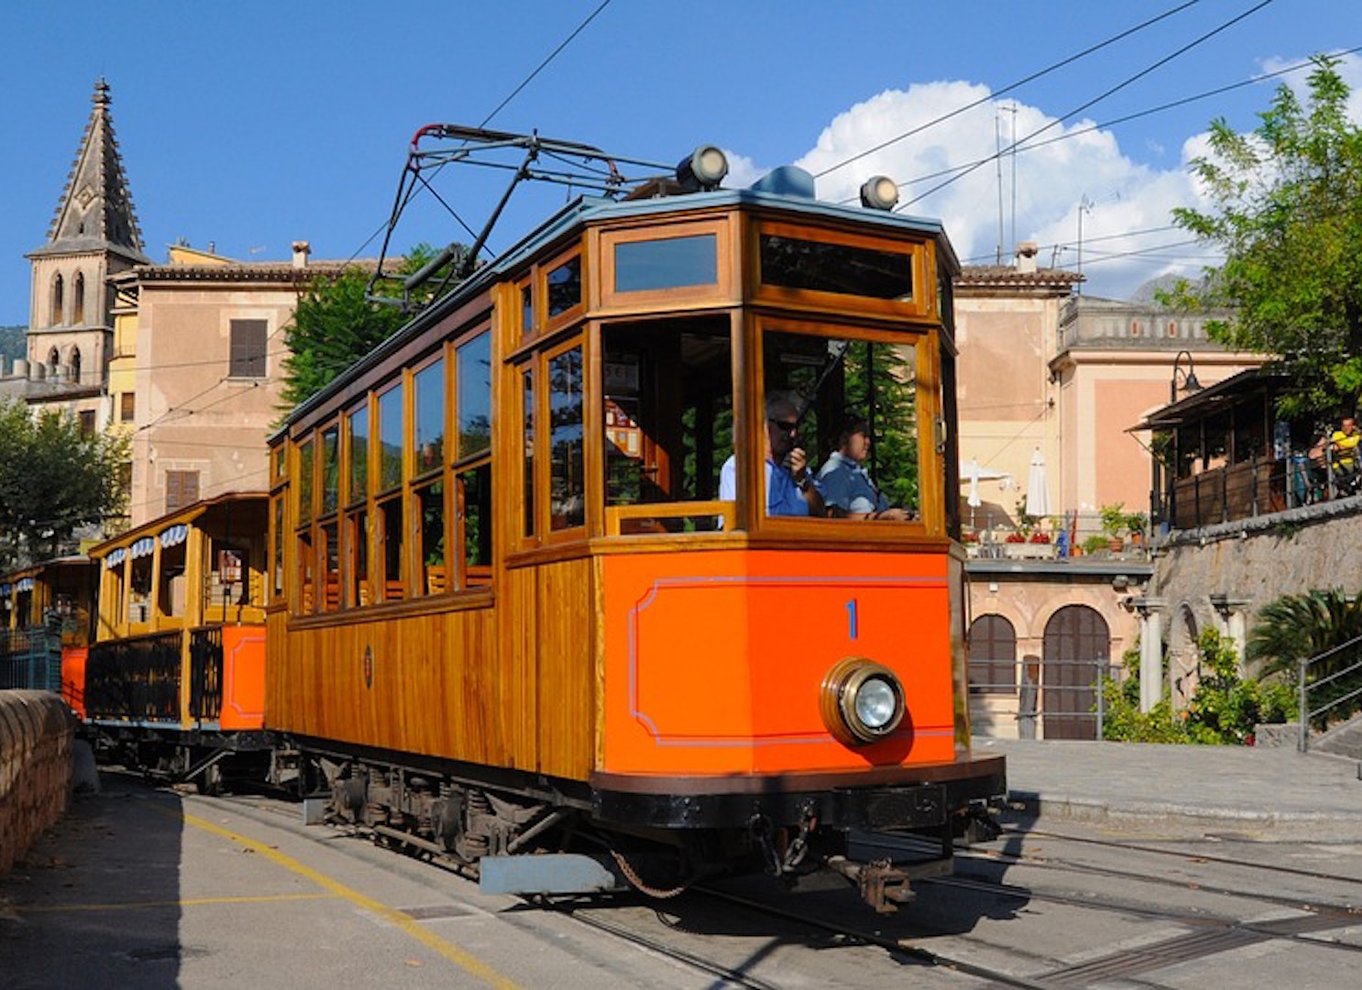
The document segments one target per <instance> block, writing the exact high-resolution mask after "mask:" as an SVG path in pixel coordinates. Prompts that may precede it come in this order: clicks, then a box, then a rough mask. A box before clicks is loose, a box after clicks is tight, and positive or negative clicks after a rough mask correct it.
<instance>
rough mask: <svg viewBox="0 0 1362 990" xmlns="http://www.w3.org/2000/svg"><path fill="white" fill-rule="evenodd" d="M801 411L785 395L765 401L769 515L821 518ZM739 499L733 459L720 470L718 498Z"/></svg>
mask: <svg viewBox="0 0 1362 990" xmlns="http://www.w3.org/2000/svg"><path fill="white" fill-rule="evenodd" d="M798 431H799V412H798V410H796V408H795V404H794V403H793V402H792V401H791V400H790V399H789V398H788V397H787V396H784V395H771V396H768V397H767V399H766V429H765V431H764V432H763V437H764V441H765V442H764V444H763V446H764V447H765V455H766V514H767V515H768V516H821V515H822V514H823V494H822V492H821V491H820V490H819V488H818V483H817V481H816V480H815V479H814V477H813V472H811V471H810V470H809V457H808V455H807V454H806V453H805V452H804V448H803V447H801V446H799V437H798ZM737 497H738V468H737V462H736V461H735V459H734V458H733V457H729V458H728V460H726V461H724V465H723V467H722V468H721V469H720V471H719V498H721V499H724V500H726V501H731V500H733V499H736V498H737Z"/></svg>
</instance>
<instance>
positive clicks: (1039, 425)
mask: <svg viewBox="0 0 1362 990" xmlns="http://www.w3.org/2000/svg"><path fill="white" fill-rule="evenodd" d="M1035 254H1036V251H1035V246H1034V245H1030V244H1023V245H1022V246H1021V249H1020V250H1019V251H1018V255H1017V261H1016V264H1015V265H1013V266H1010V267H1005V266H980V267H968V268H966V269H965V270H964V272H963V273H962V274H961V276H960V278H959V279H958V281H957V282H956V286H955V314H956V340H957V342H958V345H959V348H960V357H959V362H958V371H959V416H960V423H959V435H960V458H961V462H962V472H961V476H962V482H961V483H962V489H963V488H964V487H965V486H967V485H969V472H968V466H969V465H970V464H971V463H973V464H977V465H978V466H979V469H980V478H981V479H984V480H980V481H979V482H977V484H976V486H975V488H976V491H977V495H978V500H979V502H980V504H979V505H978V506H976V507H973V508H970V507H966V506H962V517H963V518H964V520H965V524H966V530H967V531H969V530H975V531H978V536H979V538H981V539H982V541H983V542H981V543H979V544H974V545H971V548H970V552H971V554H972V555H977V556H974V559H972V560H971V561H970V562H969V565H968V566H967V569H966V572H967V575H968V580H969V607H970V622H971V624H970V635H969V648H970V657H971V681H972V696H971V698H972V704H971V711H972V715H973V718H974V722H975V727H976V730H977V731H979V732H981V733H983V734H991V735H1002V736H1011V735H1032V734H1033V735H1036V736H1040V737H1050V738H1055V737H1060V738H1094V737H1095V736H1096V735H1097V732H1098V720H1099V715H1098V712H1097V710H1096V709H1097V707H1098V695H1097V693H1096V692H1095V691H1094V690H1093V684H1094V682H1095V681H1096V679H1097V678H1098V676H1099V674H1102V673H1103V672H1109V673H1112V674H1115V675H1117V676H1119V674H1120V666H1121V656H1122V654H1123V653H1124V652H1125V651H1126V650H1127V649H1130V648H1131V647H1132V646H1133V645H1134V644H1135V642H1136V641H1137V637H1138V634H1139V631H1140V622H1141V616H1140V608H1139V607H1138V602H1139V600H1140V599H1139V596H1140V593H1141V592H1142V591H1143V590H1144V589H1145V587H1146V586H1147V583H1148V581H1149V578H1150V576H1151V574H1152V566H1151V564H1150V562H1149V560H1148V559H1147V556H1146V554H1145V552H1144V550H1143V549H1141V548H1137V549H1130V548H1128V547H1125V548H1123V549H1121V550H1119V551H1116V550H1111V549H1108V548H1106V547H1105V546H1104V548H1103V549H1102V550H1101V551H1099V552H1098V553H1096V554H1089V555H1085V556H1078V557H1075V556H1071V555H1067V556H1066V555H1062V554H1061V553H1060V551H1059V549H1058V547H1057V546H1056V544H1055V543H1048V544H1033V543H1023V544H1013V543H1006V542H1003V540H1004V538H1005V536H1006V535H1008V534H1011V533H1012V532H1014V530H1015V528H1016V523H1017V521H1018V520H1017V516H1018V511H1017V510H1018V507H1019V503H1020V502H1021V499H1022V496H1023V495H1024V494H1025V495H1028V504H1027V509H1028V512H1030V513H1035V509H1036V501H1037V500H1033V499H1032V498H1031V497H1030V496H1031V495H1033V494H1036V489H1037V485H1038V486H1039V494H1040V497H1041V499H1043V501H1044V502H1045V503H1046V510H1047V511H1046V512H1045V513H1044V516H1045V519H1044V520H1043V521H1042V522H1041V524H1040V525H1039V526H1038V527H1037V528H1038V529H1039V530H1041V531H1042V532H1045V533H1046V534H1047V535H1049V536H1051V537H1054V536H1057V534H1058V533H1059V532H1060V531H1063V532H1064V539H1065V542H1066V544H1067V547H1066V550H1069V551H1071V550H1072V547H1073V546H1074V545H1081V544H1082V543H1083V542H1084V541H1085V539H1086V538H1090V537H1094V536H1095V535H1096V534H1097V533H1098V532H1099V531H1100V529H1101V523H1100V517H1099V513H1100V510H1101V508H1102V507H1104V506H1113V505H1115V504H1117V503H1120V504H1121V505H1122V506H1123V511H1124V512H1125V513H1134V512H1148V511H1149V508H1150V488H1151V481H1152V471H1153V461H1152V457H1151V454H1150V452H1149V449H1148V437H1147V436H1146V435H1142V434H1139V433H1133V432H1131V430H1130V428H1131V427H1132V426H1134V425H1135V424H1136V423H1139V422H1140V421H1141V420H1142V419H1143V418H1144V417H1145V416H1146V415H1147V414H1148V413H1149V412H1151V411H1153V410H1155V409H1158V408H1160V407H1162V406H1165V405H1167V404H1168V402H1169V398H1170V394H1171V393H1170V389H1172V388H1176V389H1177V390H1178V392H1177V394H1179V395H1181V394H1183V390H1184V389H1185V388H1186V387H1187V386H1188V384H1189V383H1190V384H1199V385H1202V386H1204V385H1209V384H1211V383H1214V382H1217V381H1220V380H1221V379H1224V378H1228V377H1229V376H1230V375H1232V374H1234V373H1236V372H1238V371H1240V370H1242V369H1244V368H1248V367H1255V366H1257V365H1258V364H1260V363H1261V362H1260V361H1259V360H1258V359H1257V358H1256V357H1254V356H1252V355H1242V354H1233V353H1229V352H1226V351H1225V350H1224V349H1223V348H1221V347H1220V346H1219V345H1217V344H1215V343H1214V342H1212V341H1211V340H1210V339H1209V337H1208V336H1207V333H1206V327H1205V324H1206V321H1207V319H1209V318H1210V317H1209V316H1207V315H1198V316H1195V317H1188V316H1184V315H1180V314H1173V313H1170V312H1169V311H1168V310H1166V309H1164V308H1163V307H1160V306H1159V305H1157V304H1155V303H1152V302H1120V301H1114V300H1107V299H1094V298H1088V297H1084V296H1081V295H1078V294H1077V292H1076V290H1077V288H1078V286H1079V283H1080V281H1081V277H1080V276H1078V275H1077V274H1076V273H1073V272H1067V271H1062V270H1058V269H1045V268H1038V267H1037V266H1036V264H1035ZM1189 379H1194V381H1192V382H1189ZM1033 462H1039V465H1040V467H1039V471H1037V469H1036V467H1034V466H1033ZM1028 489H1030V491H1028ZM963 494H964V492H963V491H962V495H963ZM990 537H991V538H992V540H993V541H996V542H990ZM1014 538H1015V537H1014ZM1103 542H1104V543H1105V541H1103Z"/></svg>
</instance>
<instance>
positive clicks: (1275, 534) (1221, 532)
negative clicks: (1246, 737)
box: [1149, 498, 1362, 700]
mask: <svg viewBox="0 0 1362 990" xmlns="http://www.w3.org/2000/svg"><path fill="white" fill-rule="evenodd" d="M1359 516H1362V498H1348V499H1342V500H1339V501H1336V502H1326V503H1323V504H1320V505H1310V506H1303V507H1301V508H1299V509H1293V510H1290V511H1287V512H1279V513H1274V514H1273V515H1270V516H1259V517H1257V518H1254V519H1245V520H1240V521H1237V522H1234V523H1225V524H1221V525H1218V526H1210V527H1206V528H1204V529H1201V530H1192V531H1184V532H1178V533H1175V534H1174V535H1173V537H1172V539H1170V540H1167V541H1165V542H1164V543H1162V544H1161V545H1160V546H1159V547H1158V549H1157V556H1156V558H1155V567H1154V577H1153V581H1152V582H1151V586H1150V590H1149V595H1150V597H1151V598H1155V599H1157V600H1158V601H1159V603H1160V608H1161V609H1162V612H1163V629H1164V632H1165V635H1166V637H1167V643H1168V656H1169V658H1170V664H1169V665H1170V671H1169V674H1170V677H1171V678H1172V681H1173V693H1174V699H1175V700H1177V699H1178V697H1179V695H1180V694H1181V695H1185V694H1186V692H1187V688H1188V687H1189V684H1188V683H1186V681H1187V678H1188V675H1190V674H1194V670H1193V666H1194V660H1193V658H1192V656H1193V653H1194V650H1193V649H1192V646H1193V642H1194V640H1195V638H1196V636H1197V635H1198V634H1199V633H1200V632H1201V630H1203V629H1206V628H1207V627H1211V628H1215V629H1218V630H1220V631H1221V632H1222V633H1225V634H1226V635H1229V636H1231V637H1232V638H1233V639H1235V640H1236V641H1237V645H1238V647H1239V648H1240V656H1241V657H1242V656H1243V652H1242V647H1243V642H1244V639H1245V637H1246V635H1247V633H1248V632H1250V631H1251V630H1252V628H1253V623H1254V621H1255V616H1256V614H1257V612H1258V610H1259V609H1261V608H1262V607H1263V606H1264V605H1266V604H1268V603H1269V602H1271V601H1273V600H1275V599H1277V598H1279V597H1281V596H1282V595H1286V594H1300V593H1302V592H1306V591H1311V590H1315V589H1321V590H1322V589H1327V588H1342V589H1343V590H1344V591H1347V592H1349V593H1356V592H1358V591H1362V539H1359V536H1362V532H1360V531H1359V526H1358V523H1359ZM1250 673H1251V671H1250ZM1179 681H1183V683H1182V684H1179Z"/></svg>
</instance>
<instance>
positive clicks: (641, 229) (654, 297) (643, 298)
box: [598, 214, 737, 314]
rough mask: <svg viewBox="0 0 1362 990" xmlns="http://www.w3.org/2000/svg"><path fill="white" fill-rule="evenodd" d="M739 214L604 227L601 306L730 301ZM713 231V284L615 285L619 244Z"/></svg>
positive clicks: (646, 306) (608, 308)
mask: <svg viewBox="0 0 1362 990" xmlns="http://www.w3.org/2000/svg"><path fill="white" fill-rule="evenodd" d="M735 224H736V218H735V215H732V214H728V215H725V216H722V217H715V218H712V219H701V220H681V221H676V222H674V223H669V224H665V225H659V224H657V223H656V222H652V223H649V224H647V225H630V226H622V227H615V228H611V229H606V230H601V231H600V232H599V234H598V236H599V249H598V253H599V256H600V274H601V277H600V281H599V290H600V309H601V310H602V311H608V312H611V313H612V314H613V312H614V311H617V310H627V311H629V312H632V313H639V312H642V311H646V310H647V309H649V308H656V307H669V306H676V305H678V304H682V303H694V304H707V305H726V304H730V303H731V302H732V301H733V299H734V296H735V295H736V283H735V279H734V263H733V262H734V258H733V245H734V244H735V243H736V240H737V238H736V234H735V229H734V227H735ZM704 234H713V235H714V237H715V240H714V253H715V257H714V264H715V281H714V282H713V283H712V284H709V285H682V286H673V287H671V288H666V289H640V290H638V291H634V292H620V291H617V290H616V289H615V248H616V247H617V246H618V245H620V244H635V243H639V242H641V241H668V240H678V239H680V238H683V237H696V236H701V235H704Z"/></svg>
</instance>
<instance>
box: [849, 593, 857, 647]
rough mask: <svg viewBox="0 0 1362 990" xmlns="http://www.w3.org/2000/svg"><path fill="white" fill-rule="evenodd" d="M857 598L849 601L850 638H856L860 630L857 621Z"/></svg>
mask: <svg viewBox="0 0 1362 990" xmlns="http://www.w3.org/2000/svg"><path fill="white" fill-rule="evenodd" d="M856 619H857V616H856V599H854V598H853V599H851V601H849V602H847V634H848V637H849V638H850V639H855V638H856V634H857V632H858V629H857V623H856Z"/></svg>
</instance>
